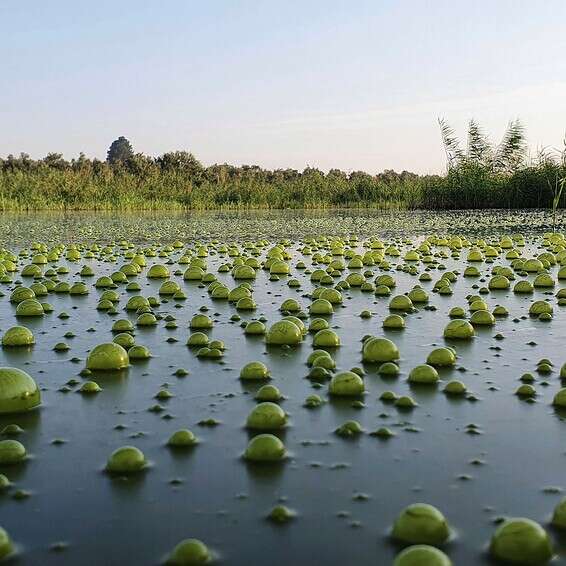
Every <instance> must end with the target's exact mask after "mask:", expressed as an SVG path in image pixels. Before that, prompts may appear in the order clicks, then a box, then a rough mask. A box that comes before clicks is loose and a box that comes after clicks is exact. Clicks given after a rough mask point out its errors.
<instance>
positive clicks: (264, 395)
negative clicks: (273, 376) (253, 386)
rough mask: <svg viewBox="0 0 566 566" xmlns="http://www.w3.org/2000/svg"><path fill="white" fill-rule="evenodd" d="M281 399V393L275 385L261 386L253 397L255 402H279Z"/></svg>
mask: <svg viewBox="0 0 566 566" xmlns="http://www.w3.org/2000/svg"><path fill="white" fill-rule="evenodd" d="M282 398H283V395H282V394H281V391H279V389H278V388H277V387H275V385H263V386H262V387H260V388H259V389H258V392H257V393H256V395H255V399H256V401H272V402H275V401H280V400H281V399H282Z"/></svg>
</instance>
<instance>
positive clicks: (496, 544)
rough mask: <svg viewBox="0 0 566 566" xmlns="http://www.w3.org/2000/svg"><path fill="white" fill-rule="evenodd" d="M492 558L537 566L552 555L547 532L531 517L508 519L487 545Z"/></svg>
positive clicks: (545, 561) (526, 565) (544, 562)
mask: <svg viewBox="0 0 566 566" xmlns="http://www.w3.org/2000/svg"><path fill="white" fill-rule="evenodd" d="M489 550H490V553H491V555H492V556H493V557H494V558H497V559H499V560H503V561H506V562H509V563H512V564H524V565H525V566H538V565H540V564H546V563H547V562H549V561H550V559H551V558H552V555H553V551H552V544H551V542H550V538H549V536H548V534H547V532H546V531H545V530H544V529H543V528H542V527H541V526H540V525H539V524H538V523H536V522H535V521H532V520H531V519H523V518H519V519H508V520H506V521H505V522H504V523H503V524H502V525H500V526H499V527H498V528H497V529H496V531H495V533H493V537H492V538H491V543H490V546H489Z"/></svg>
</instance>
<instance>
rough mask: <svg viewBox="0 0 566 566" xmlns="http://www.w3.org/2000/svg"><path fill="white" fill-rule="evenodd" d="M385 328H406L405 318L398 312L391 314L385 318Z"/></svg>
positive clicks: (383, 325)
mask: <svg viewBox="0 0 566 566" xmlns="http://www.w3.org/2000/svg"><path fill="white" fill-rule="evenodd" d="M382 327H383V328H389V329H401V328H405V319H404V318H403V317H402V316H401V315H398V314H390V315H389V316H386V317H385V318H384V319H383V324H382Z"/></svg>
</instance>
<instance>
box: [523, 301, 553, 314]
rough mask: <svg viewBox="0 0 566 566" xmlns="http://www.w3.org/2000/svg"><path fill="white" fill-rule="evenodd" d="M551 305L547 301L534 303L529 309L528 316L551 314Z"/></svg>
mask: <svg viewBox="0 0 566 566" xmlns="http://www.w3.org/2000/svg"><path fill="white" fill-rule="evenodd" d="M552 312H553V308H552V305H551V304H550V303H549V302H547V301H535V302H534V303H533V304H532V305H531V306H530V308H529V314H530V315H537V316H538V315H541V314H552Z"/></svg>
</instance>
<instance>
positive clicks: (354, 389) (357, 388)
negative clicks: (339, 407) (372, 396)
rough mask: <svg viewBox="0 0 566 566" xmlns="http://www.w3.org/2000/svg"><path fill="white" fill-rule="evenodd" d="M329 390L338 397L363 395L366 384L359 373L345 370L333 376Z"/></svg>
mask: <svg viewBox="0 0 566 566" xmlns="http://www.w3.org/2000/svg"><path fill="white" fill-rule="evenodd" d="M328 391H329V393H330V394H331V395H336V396H338V397H353V396H357V395H361V394H362V393H363V392H364V391H365V385H364V382H363V379H362V378H361V377H360V376H359V375H358V374H357V373H354V372H353V371H343V372H341V373H337V374H336V375H335V376H334V377H333V378H332V380H331V381H330V385H329V388H328Z"/></svg>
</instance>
